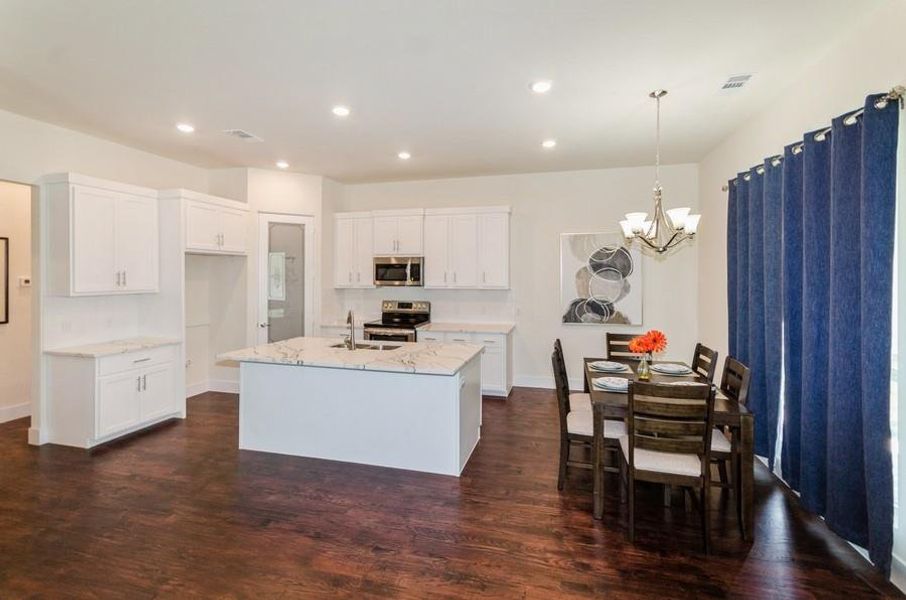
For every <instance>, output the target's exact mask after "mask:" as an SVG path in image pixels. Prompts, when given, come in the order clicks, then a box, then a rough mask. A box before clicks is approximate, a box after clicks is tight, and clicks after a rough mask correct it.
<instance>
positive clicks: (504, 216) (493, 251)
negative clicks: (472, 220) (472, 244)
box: [478, 211, 510, 289]
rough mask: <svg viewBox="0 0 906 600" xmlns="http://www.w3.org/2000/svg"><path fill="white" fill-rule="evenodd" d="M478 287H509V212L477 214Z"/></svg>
mask: <svg viewBox="0 0 906 600" xmlns="http://www.w3.org/2000/svg"><path fill="white" fill-rule="evenodd" d="M478 287H480V288H488V289H491V288H499V289H508V288H509V287H510V215H509V212H502V211H501V212H493V213H482V214H479V215H478Z"/></svg>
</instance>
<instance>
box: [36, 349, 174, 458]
mask: <svg viewBox="0 0 906 600" xmlns="http://www.w3.org/2000/svg"><path fill="white" fill-rule="evenodd" d="M47 354H48V355H49V356H47V371H48V383H49V394H48V428H49V432H48V433H49V437H48V441H49V442H51V443H56V444H63V445H67V446H77V447H79V448H91V447H93V446H96V445H98V444H101V443H105V442H108V441H110V440H112V439H115V438H117V437H120V436H122V435H125V434H127V433H131V432H134V431H137V430H139V429H142V428H145V427H148V426H149V425H153V424H155V423H158V422H160V421H162V420H164V419H169V418H173V417H184V416H185V390H184V389H180V387H181V385H180V384H179V383H178V378H177V376H176V375H177V369H178V368H179V367H178V365H179V363H180V359H179V357H180V351H179V345H178V344H173V343H167V344H165V345H162V346H157V347H147V348H143V349H139V350H135V351H132V352H120V353H116V354H110V355H99V356H95V355H92V354H91V353H90V352H82V351H80V350H78V349H70V350H56V351H55V350H51V351H48V352H47Z"/></svg>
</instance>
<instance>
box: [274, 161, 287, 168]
mask: <svg viewBox="0 0 906 600" xmlns="http://www.w3.org/2000/svg"><path fill="white" fill-rule="evenodd" d="M277 168H278V169H288V168H289V163H288V162H286V161H285V160H278V161H277Z"/></svg>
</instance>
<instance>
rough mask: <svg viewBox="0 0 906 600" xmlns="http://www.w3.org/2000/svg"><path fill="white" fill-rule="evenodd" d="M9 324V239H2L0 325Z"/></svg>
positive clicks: (0, 248) (0, 252) (0, 246)
mask: <svg viewBox="0 0 906 600" xmlns="http://www.w3.org/2000/svg"><path fill="white" fill-rule="evenodd" d="M5 323H9V238H5V237H0V325H3V324H5Z"/></svg>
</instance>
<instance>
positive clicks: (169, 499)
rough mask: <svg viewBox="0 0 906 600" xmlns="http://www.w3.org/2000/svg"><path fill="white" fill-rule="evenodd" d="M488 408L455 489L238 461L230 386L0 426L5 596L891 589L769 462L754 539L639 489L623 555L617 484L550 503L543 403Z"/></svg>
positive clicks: (673, 594)
mask: <svg viewBox="0 0 906 600" xmlns="http://www.w3.org/2000/svg"><path fill="white" fill-rule="evenodd" d="M484 404H485V408H484V410H485V413H484V427H483V429H482V440H481V444H480V445H479V447H478V449H477V451H476V453H475V455H474V456H473V457H472V460H471V462H470V463H469V465H468V467H467V468H466V471H465V473H464V474H463V477H462V478H461V479H456V478H453V477H443V476H435V475H425V474H420V473H412V472H406V471H397V470H392V469H382V468H374V467H364V466H358V465H350V464H342V463H336V462H329V461H319V460H312V459H303V458H294V457H287V456H278V455H274V454H264V453H255V452H239V451H238V450H237V449H236V439H237V420H236V418H237V417H236V415H237V400H236V397H235V396H232V395H226V394H213V393H212V394H204V395H202V396H198V397H196V398H194V399H192V400H190V401H189V418H188V419H187V420H186V421H178V422H173V423H171V424H167V425H164V426H162V427H160V428H158V429H156V430H154V431H152V432H149V433H147V434H143V435H139V436H136V437H133V438H130V439H128V440H124V441H121V442H118V443H115V444H113V445H111V446H109V447H106V448H104V449H101V450H99V451H96V452H94V453H87V452H85V451H81V450H76V449H71V448H64V447H59V446H44V447H41V448H33V447H29V446H27V445H26V442H25V439H26V427H27V419H23V420H19V421H15V422H11V423H6V424H3V425H0V598H4V599H7V598H22V597H26V598H129V599H140V598H344V597H345V598H371V597H376V598H418V599H422V598H479V597H486V598H544V599H548V598H604V597H607V598H636V597H663V598H684V597H686V598H703V597H716V598H722V597H733V598H739V597H749V598H786V597H790V598H830V597H839V598H866V597H881V596H884V595H897V591H896V589H895V588H893V587H892V586H891V585H890V584H888V583H886V582H884V581H882V580H881V578H880V577H878V576H877V575H876V574H875V573H874V572H873V571H872V570H871V569H870V568H868V567H867V566H866V563H864V562H863V561H862V560H861V559H860V558H859V557H858V556H857V554H856V553H855V552H854V551H853V550H852V549H850V548H849V546H847V545H846V544H845V543H844V542H842V541H841V540H840V539H839V538H837V537H835V536H833V535H832V534H830V533H829V532H828V531H827V529H826V528H825V527H824V525H823V524H822V523H821V521H820V520H818V519H815V518H812V517H810V516H808V515H806V514H804V513H803V512H801V511H800V510H799V509H798V508H797V505H796V503H795V501H794V500H793V497H792V495H791V494H789V493H788V492H787V491H785V490H784V489H783V488H781V487H780V486H779V485H778V484H777V483H776V481H775V480H774V479H773V478H772V477H771V476H770V475H769V474H768V473H767V471H765V470H764V469H760V470H759V473H758V477H757V490H756V517H755V519H756V531H755V535H756V542H755V543H754V544H746V543H743V542H742V541H741V540H740V538H739V533H738V530H737V527H736V521H735V516H734V514H735V511H734V510H733V509H732V503H731V502H730V501H729V498H727V497H724V498H721V496H720V494H715V495H716V496H717V498H716V499H715V503H714V507H715V511H714V513H713V515H712V516H713V523H714V530H713V539H714V550H713V552H714V554H713V556H710V557H706V556H704V555H702V554H701V553H700V552H699V548H700V538H699V528H698V517H697V515H696V513H694V512H692V513H686V512H685V511H684V510H683V508H682V506H681V503H680V502H677V503H676V507H675V508H672V509H664V508H663V506H662V499H661V491H660V489H659V488H656V487H654V486H650V487H644V486H642V487H640V494H639V495H640V498H639V507H640V510H639V511H638V515H637V518H638V523H637V536H638V541H637V543H636V545H631V544H629V543H628V542H627V540H626V510H625V506H621V505H620V500H619V491H618V488H617V479H615V478H610V479H608V480H607V482H608V492H607V496H608V497H607V508H606V512H605V514H604V520H603V521H601V522H596V521H594V520H593V519H592V517H591V501H592V499H591V491H590V490H591V478H590V473H589V472H583V471H576V470H574V471H573V472H572V473H571V475H570V478H569V481H568V483H567V487H566V490H565V491H564V492H562V493H558V492H557V488H556V482H557V446H558V428H557V421H556V418H557V410H556V406H555V401H554V396H553V392H550V391H544V390H528V389H518V390H516V391H514V393H513V395H512V396H511V397H510V399H509V400H508V401H503V400H496V399H486V400H485V403H484ZM608 477H610V476H608ZM722 505H723V506H724V507H723V508H721V506H722Z"/></svg>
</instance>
